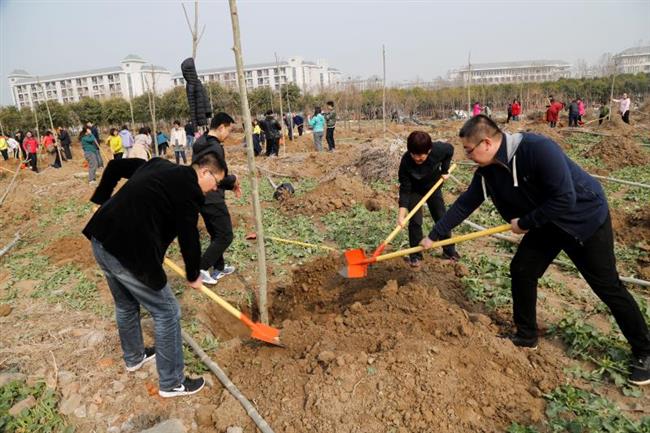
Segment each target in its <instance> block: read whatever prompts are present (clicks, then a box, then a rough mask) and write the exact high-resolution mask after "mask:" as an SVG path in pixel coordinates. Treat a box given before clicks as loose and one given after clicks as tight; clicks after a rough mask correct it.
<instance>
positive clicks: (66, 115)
mask: <svg viewBox="0 0 650 433" xmlns="http://www.w3.org/2000/svg"><path fill="white" fill-rule="evenodd" d="M47 103H48V105H49V107H50V114H51V115H52V123H54V127H55V128H57V127H59V126H70V125H71V124H72V116H71V115H70V106H69V105H63V104H61V103H59V102H58V101H48V102H47ZM36 114H37V115H38V119H39V126H40V127H41V130H43V131H44V130H49V129H50V128H51V125H50V118H49V116H48V113H47V106H46V105H45V103H41V104H37V105H36Z"/></svg>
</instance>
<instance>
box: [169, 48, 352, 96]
mask: <svg viewBox="0 0 650 433" xmlns="http://www.w3.org/2000/svg"><path fill="white" fill-rule="evenodd" d="M197 74H198V76H199V79H200V80H201V81H202V82H204V83H206V82H217V83H219V84H221V85H223V86H225V87H236V86H237V70H236V69H235V67H234V66H230V67H225V68H213V69H203V70H198V71H197ZM244 75H245V79H246V87H247V88H249V89H256V88H258V87H272V88H273V89H276V90H277V89H279V88H280V86H281V85H282V84H287V83H293V84H295V85H297V86H298V87H300V88H301V89H302V90H303V91H308V92H318V91H319V90H321V89H323V88H327V87H330V86H335V85H337V84H338V83H339V82H340V80H341V73H340V72H339V71H338V70H337V69H334V68H330V67H329V66H328V64H327V62H326V61H324V60H318V61H316V62H309V61H305V60H303V59H302V57H291V58H290V59H289V60H282V61H279V62H278V63H275V62H270V63H259V64H254V65H246V66H245V67H244ZM172 81H173V84H174V86H182V85H185V79H184V78H183V75H182V74H180V73H179V74H175V75H174V76H173V77H172Z"/></svg>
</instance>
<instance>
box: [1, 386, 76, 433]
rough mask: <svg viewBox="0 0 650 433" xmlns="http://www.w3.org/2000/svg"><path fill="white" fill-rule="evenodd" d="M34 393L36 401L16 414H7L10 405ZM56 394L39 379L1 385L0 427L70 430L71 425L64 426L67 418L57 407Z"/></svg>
mask: <svg viewBox="0 0 650 433" xmlns="http://www.w3.org/2000/svg"><path fill="white" fill-rule="evenodd" d="M30 395H31V396H33V397H34V398H35V399H36V405H35V406H33V407H32V408H31V409H28V410H23V411H22V412H21V413H20V414H18V415H17V416H15V417H14V416H12V415H9V409H11V407H12V406H13V405H14V404H16V403H18V402H19V401H22V400H23V399H25V398H27V397H29V396H30ZM57 406H58V398H57V396H56V394H55V392H54V391H53V390H52V389H50V388H47V387H46V386H45V384H44V383H42V382H39V383H36V384H35V385H32V386H29V385H27V384H25V383H24V382H21V381H13V382H9V383H8V384H6V385H4V386H3V387H2V388H0V431H2V432H6V433H27V432H30V433H50V432H60V433H73V432H74V427H73V426H67V422H66V419H65V418H64V417H63V416H61V414H60V413H59V411H58V408H57Z"/></svg>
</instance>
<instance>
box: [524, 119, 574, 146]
mask: <svg viewBox="0 0 650 433" xmlns="http://www.w3.org/2000/svg"><path fill="white" fill-rule="evenodd" d="M524 131H525V132H532V133H534V134H539V135H543V136H545V137H548V138H550V139H551V140H553V141H554V142H556V143H557V144H559V145H560V147H562V148H563V149H565V150H566V149H569V148H570V147H571V146H570V145H569V144H567V142H566V141H565V139H564V137H563V136H562V135H561V134H560V133H559V132H557V130H556V129H555V128H551V127H549V126H548V125H547V124H546V123H531V124H530V125H526V126H525V128H524Z"/></svg>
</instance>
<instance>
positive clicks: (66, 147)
mask: <svg viewBox="0 0 650 433" xmlns="http://www.w3.org/2000/svg"><path fill="white" fill-rule="evenodd" d="M62 146H63V155H65V159H72V151H71V150H70V145H69V144H63V145H62Z"/></svg>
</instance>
